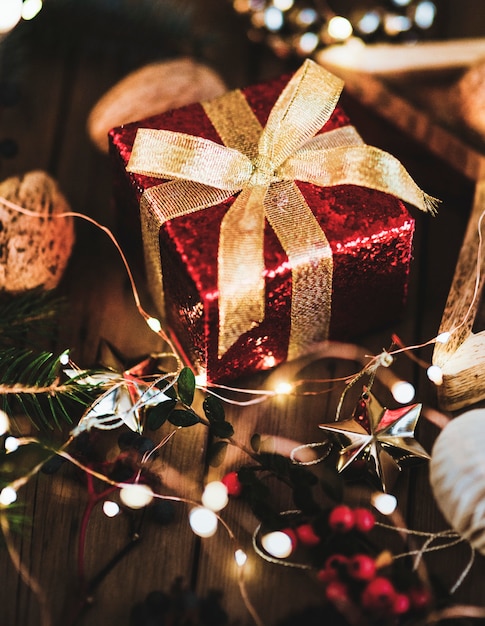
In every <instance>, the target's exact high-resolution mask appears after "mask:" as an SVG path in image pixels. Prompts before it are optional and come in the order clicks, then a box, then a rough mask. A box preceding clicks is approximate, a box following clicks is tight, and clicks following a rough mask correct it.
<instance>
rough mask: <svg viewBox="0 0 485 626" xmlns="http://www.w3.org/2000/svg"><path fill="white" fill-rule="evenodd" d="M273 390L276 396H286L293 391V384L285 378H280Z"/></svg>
mask: <svg viewBox="0 0 485 626" xmlns="http://www.w3.org/2000/svg"><path fill="white" fill-rule="evenodd" d="M274 391H275V393H276V394H277V395H278V396H287V395H289V394H290V393H291V392H292V391H293V385H292V384H291V383H289V382H288V381H286V380H282V381H281V382H279V383H278V384H277V385H276V387H275V390H274Z"/></svg>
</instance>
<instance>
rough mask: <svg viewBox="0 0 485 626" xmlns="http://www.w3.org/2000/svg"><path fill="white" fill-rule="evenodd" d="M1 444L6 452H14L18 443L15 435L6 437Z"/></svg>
mask: <svg viewBox="0 0 485 626" xmlns="http://www.w3.org/2000/svg"><path fill="white" fill-rule="evenodd" d="M3 445H4V446H5V451H6V452H15V450H18V447H19V445H20V444H19V440H18V439H17V437H7V438H6V439H5V441H4V443H3Z"/></svg>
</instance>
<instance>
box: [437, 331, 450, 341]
mask: <svg viewBox="0 0 485 626" xmlns="http://www.w3.org/2000/svg"><path fill="white" fill-rule="evenodd" d="M450 337H451V333H450V332H448V331H445V332H443V333H440V334H439V335H438V336H437V337H436V339H435V341H436V343H448V341H449V340H450Z"/></svg>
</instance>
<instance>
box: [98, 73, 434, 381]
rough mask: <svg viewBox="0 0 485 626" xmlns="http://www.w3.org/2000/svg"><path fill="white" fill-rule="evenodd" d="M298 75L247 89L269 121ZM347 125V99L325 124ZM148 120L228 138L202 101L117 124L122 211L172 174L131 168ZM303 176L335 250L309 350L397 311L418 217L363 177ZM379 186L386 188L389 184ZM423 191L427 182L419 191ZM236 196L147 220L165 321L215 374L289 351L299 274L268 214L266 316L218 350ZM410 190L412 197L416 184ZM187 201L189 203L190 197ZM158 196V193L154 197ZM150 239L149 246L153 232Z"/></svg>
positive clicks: (270, 361)
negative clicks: (316, 180)
mask: <svg viewBox="0 0 485 626" xmlns="http://www.w3.org/2000/svg"><path fill="white" fill-rule="evenodd" d="M307 63H308V62H307ZM320 70H321V68H318V71H320ZM322 71H323V70H322ZM288 81H289V78H288V77H283V78H281V79H278V80H275V81H272V82H270V83H266V84H263V85H256V86H251V87H248V88H246V89H244V90H242V94H243V95H244V97H245V100H246V102H247V104H249V107H250V109H251V110H252V112H253V113H254V115H255V116H256V118H257V120H258V121H259V123H260V124H261V126H262V127H264V126H265V125H266V124H267V121H268V116H269V115H270V112H271V110H272V109H273V107H274V105H275V102H276V101H277V99H278V97H279V96H280V94H281V92H282V90H283V89H284V88H285V86H286V85H287V84H288ZM232 93H233V92H232ZM225 97H226V96H223V98H225ZM216 108H217V107H216ZM332 108H333V107H332ZM297 119H298V118H297ZM216 125H217V124H216ZM347 128H349V120H348V118H347V116H346V114H345V113H344V111H343V110H342V109H341V107H340V106H339V105H337V106H336V107H335V108H334V110H333V112H332V113H331V115H330V117H329V119H328V121H326V123H325V124H324V125H323V127H322V128H321V129H320V130H319V131H318V133H317V134H326V133H329V132H330V131H335V130H336V129H347ZM139 129H164V130H167V131H175V132H176V133H184V134H185V136H186V135H193V136H196V137H199V138H203V139H206V140H210V141H212V142H215V143H216V144H220V145H222V144H223V141H222V140H221V137H220V135H219V134H218V132H217V131H216V129H215V127H214V124H213V122H212V121H211V119H209V117H208V115H207V112H206V109H205V108H204V107H203V105H202V104H194V105H189V106H186V107H183V108H180V109H176V110H173V111H169V112H167V113H164V114H161V115H159V116H155V117H152V118H149V119H146V120H143V121H140V122H136V123H131V124H126V125H124V126H122V127H119V128H115V129H113V130H112V131H111V132H110V145H111V153H112V157H113V162H114V166H115V187H114V188H115V200H116V203H117V205H118V207H119V209H120V211H121V212H123V213H127V214H128V215H129V216H130V217H131V216H134V215H137V214H138V205H139V203H140V199H141V197H142V194H143V193H144V192H146V191H147V190H149V189H150V188H155V187H156V188H158V186H160V185H162V186H163V184H165V183H166V180H165V179H163V180H161V179H160V177H157V176H147V175H144V174H140V173H133V172H129V171H127V170H126V168H127V166H128V163H129V161H130V157H131V155H132V151H133V146H134V142H135V138H136V135H137V132H138V130H139ZM329 136H330V135H329ZM357 151H358V150H357ZM388 156H389V157H390V155H388ZM406 176H407V174H406ZM166 178H169V177H168V176H167V177H166ZM295 182H296V185H297V187H298V189H299V190H300V191H301V194H302V195H303V197H304V200H305V201H306V203H307V204H308V206H309V207H310V209H311V211H312V213H313V215H314V217H315V218H316V220H317V222H318V224H319V225H320V227H321V229H322V230H323V231H324V233H325V236H326V238H327V239H328V242H329V247H330V248H331V253H332V260H333V278H332V282H331V314H330V320H329V321H328V322H327V326H326V328H324V329H323V330H322V331H321V332H320V331H319V330H318V329H316V332H314V333H313V335H312V337H311V338H309V341H308V345H307V346H303V348H302V349H300V352H304V350H305V349H307V350H311V347H312V345H314V344H315V342H316V341H318V340H324V339H327V338H330V339H334V340H346V339H349V338H355V337H357V336H359V335H361V334H362V333H364V332H367V331H369V330H371V329H375V328H378V327H382V326H383V325H387V324H389V323H390V322H391V321H393V320H395V319H397V318H398V317H399V316H400V314H401V312H402V307H403V303H404V300H405V297H406V290H407V279H408V274H409V264H410V259H411V249H412V237H413V232H414V220H413V218H412V217H411V216H410V214H409V213H408V211H407V209H406V207H405V206H404V204H403V203H402V202H401V201H400V200H398V199H397V198H396V197H395V196H393V195H389V194H388V193H384V192H382V191H379V190H378V189H375V188H374V189H372V188H368V187H364V186H360V185H355V184H337V185H335V184H332V186H319V185H317V184H312V183H309V182H300V180H298V179H296V181H295ZM406 182H407V180H406ZM413 184H414V183H413ZM375 186H376V187H377V188H379V184H376V185H375ZM381 188H382V185H381ZM419 193H420V192H419V190H418V196H419ZM421 193H422V192H421ZM236 196H237V194H234V195H232V196H231V197H229V198H228V199H227V200H224V201H223V202H220V203H218V204H216V205H213V206H208V207H207V208H204V209H202V210H197V211H193V212H190V213H189V214H187V215H181V216H178V217H176V218H174V219H168V220H167V221H164V222H163V223H159V222H158V219H157V217H156V216H157V214H158V213H157V212H158V208H157V207H156V206H155V207H154V208H151V209H150V211H152V212H153V214H152V215H151V216H149V217H148V218H147V217H146V215H145V216H144V219H145V222H147V220H148V222H147V223H148V226H147V224H145V227H144V229H145V231H147V230H149V231H151V235H150V237H151V238H152V239H153V237H155V239H156V244H157V245H156V247H155V249H156V250H157V254H159V257H160V258H159V263H160V267H163V293H164V302H163V305H161V306H163V308H164V311H163V319H164V324H165V326H166V328H167V329H168V330H169V331H170V333H171V335H172V336H173V337H174V338H175V341H176V343H177V345H178V347H179V349H180V350H181V353H182V354H183V355H184V356H185V357H186V359H187V360H188V361H189V362H190V363H191V364H192V365H193V367H194V369H195V370H196V371H197V372H201V371H205V372H206V373H207V378H208V380H209V381H212V382H215V381H227V380H229V379H234V378H235V377H239V376H241V375H243V374H249V373H253V372H256V371H260V370H264V369H268V368H270V367H273V366H275V365H277V364H278V363H281V362H283V361H285V360H286V359H287V358H288V344H289V341H290V333H291V326H292V317H291V315H290V310H291V307H292V297H293V294H292V283H293V281H294V278H293V274H292V268H291V267H290V265H291V264H290V263H289V259H288V255H287V253H286V252H285V250H284V249H283V247H282V244H281V243H280V241H279V240H278V237H277V236H276V234H275V232H274V230H273V228H272V227H271V226H270V224H269V223H268V221H266V222H265V224H264V244H263V252H264V289H265V291H264V298H265V300H264V318H263V319H262V321H259V322H258V323H257V324H255V325H253V327H252V328H251V329H249V330H246V331H245V332H243V333H242V334H241V335H240V336H239V338H238V339H237V340H236V341H235V343H233V344H232V345H231V346H230V347H229V348H228V349H227V350H226V351H225V352H224V353H222V354H221V353H220V350H219V351H218V334H219V318H220V310H219V297H218V296H219V293H220V292H219V286H218V266H219V264H220V263H219V257H218V254H219V253H220V251H219V238H220V232H221V223H222V221H223V218H224V216H225V214H226V213H227V212H228V210H229V207H231V206H232V205H233V203H234V202H235V197H236ZM411 196H412V194H411ZM423 196H424V194H423ZM401 197H403V198H404V199H405V200H409V194H408V195H407V196H406V194H401ZM180 201H181V203H182V204H183V202H184V198H183V197H181V198H180ZM411 201H413V198H411ZM150 202H152V204H153V203H154V204H156V202H157V201H156V200H153V198H152V199H151V200H150ZM414 203H415V204H417V205H418V206H419V203H418V202H414ZM142 207H143V205H142ZM420 208H423V207H422V206H421V207H420ZM143 211H146V206H145V209H143V208H142V213H143ZM125 217H126V215H125ZM142 221H143V220H142ZM139 228H140V227H139V226H138V229H139ZM153 233H155V235H154V234H153ZM149 245H151V244H149ZM144 246H145V248H146V247H147V243H146V241H145V244H144ZM158 246H159V249H158ZM145 252H146V250H145ZM150 254H153V250H151V251H149V253H148V256H150ZM312 254H313V248H312V247H310V249H309V250H308V257H309V258H310V265H309V267H310V270H309V271H310V278H309V279H308V278H307V280H306V289H305V291H306V293H305V294H304V299H305V298H306V303H305V306H306V307H307V309H306V310H307V311H308V313H309V316H310V317H311V315H312V314H313V312H314V309H315V308H316V306H317V305H314V304H313V302H312V298H313V295H314V294H313V289H314V287H313V283H312V278H311V257H312ZM157 263H158V259H157V260H156V264H157ZM152 265H153V258H152ZM152 269H153V268H152ZM152 273H153V271H152ZM155 273H157V268H156V267H155ZM307 273H308V272H307ZM152 282H153V283H154V284H152V296H153V298H154V301H155V303H157V302H159V301H160V298H159V296H160V291H161V289H162V286H161V285H160V284H157V281H156V279H155V280H154V281H153V280H152ZM315 284H316V285H317V286H316V287H315V290H318V289H320V287H318V284H317V281H315ZM317 302H318V299H317ZM304 339H305V338H304Z"/></svg>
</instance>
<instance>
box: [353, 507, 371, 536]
mask: <svg viewBox="0 0 485 626" xmlns="http://www.w3.org/2000/svg"><path fill="white" fill-rule="evenodd" d="M354 518H355V527H356V528H357V530H360V532H361V533H368V532H369V530H372V528H374V524H375V523H376V518H375V517H374V514H373V513H372V512H371V511H369V509H355V510H354Z"/></svg>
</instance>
